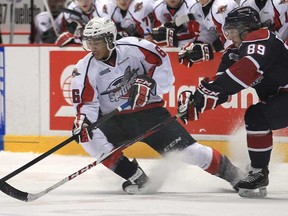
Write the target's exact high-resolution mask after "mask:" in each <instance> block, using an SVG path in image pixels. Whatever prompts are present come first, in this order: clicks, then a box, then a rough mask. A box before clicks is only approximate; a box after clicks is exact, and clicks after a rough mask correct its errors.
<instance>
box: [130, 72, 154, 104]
mask: <svg viewBox="0 0 288 216" xmlns="http://www.w3.org/2000/svg"><path fill="white" fill-rule="evenodd" d="M150 94H153V95H155V94H156V82H155V81H154V80H153V79H152V78H150V77H148V76H145V75H138V76H137V77H136V78H135V79H134V81H133V83H132V86H131V88H130V89H129V99H128V101H129V102H130V103H131V109H132V110H133V109H135V108H136V107H143V106H145V105H146V104H147V102H148V100H149V98H150Z"/></svg>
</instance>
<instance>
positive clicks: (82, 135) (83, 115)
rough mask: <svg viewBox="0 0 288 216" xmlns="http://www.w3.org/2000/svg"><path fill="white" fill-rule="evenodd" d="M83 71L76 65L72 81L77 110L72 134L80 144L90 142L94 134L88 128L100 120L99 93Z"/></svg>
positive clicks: (74, 105) (74, 103)
mask: <svg viewBox="0 0 288 216" xmlns="http://www.w3.org/2000/svg"><path fill="white" fill-rule="evenodd" d="M81 61H83V60H81ZM81 61H80V62H81ZM78 64H79V63H78ZM82 71H85V70H82V69H81V67H77V65H76V67H75V68H74V70H73V73H72V79H71V91H72V92H71V93H72V102H73V107H74V109H75V120H74V122H73V129H72V134H73V135H78V136H77V139H76V141H77V142H78V143H85V142H89V141H90V140H91V139H92V135H93V133H92V132H91V131H88V130H87V129H86V128H87V127H88V126H89V125H90V124H91V122H95V121H96V120H97V119H98V111H97V110H99V102H98V100H95V99H97V91H95V90H94V89H95V88H94V87H93V86H92V84H91V83H90V82H89V79H88V76H85V74H82Z"/></svg>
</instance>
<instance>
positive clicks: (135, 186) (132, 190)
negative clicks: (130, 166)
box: [122, 158, 150, 195]
mask: <svg viewBox="0 0 288 216" xmlns="http://www.w3.org/2000/svg"><path fill="white" fill-rule="evenodd" d="M132 162H133V163H135V164H137V165H138V162H137V161H136V159H135V158H134V159H133V161H132ZM149 182H150V180H149V177H148V176H147V175H146V174H145V172H144V171H143V170H142V169H141V167H139V166H138V168H137V170H136V172H135V173H134V175H133V176H131V177H130V178H129V179H128V180H127V181H125V182H124V183H123V184H122V188H123V190H124V191H125V192H127V193H128V194H130V195H132V194H136V193H140V192H142V191H143V189H144V187H145V186H146V185H147V184H148V183H149Z"/></svg>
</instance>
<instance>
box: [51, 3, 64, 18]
mask: <svg viewBox="0 0 288 216" xmlns="http://www.w3.org/2000/svg"><path fill="white" fill-rule="evenodd" d="M65 1H66V0H49V1H48V5H49V8H50V11H51V13H52V15H57V14H58V13H60V10H61V9H62V8H63V7H64V4H65Z"/></svg>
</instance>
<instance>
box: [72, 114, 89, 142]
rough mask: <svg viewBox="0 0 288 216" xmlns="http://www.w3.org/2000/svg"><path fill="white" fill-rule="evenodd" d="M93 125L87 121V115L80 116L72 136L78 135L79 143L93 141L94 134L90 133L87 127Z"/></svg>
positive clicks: (77, 140)
mask: <svg viewBox="0 0 288 216" xmlns="http://www.w3.org/2000/svg"><path fill="white" fill-rule="evenodd" d="M90 124H91V122H90V121H89V120H88V119H87V117H86V115H85V114H80V115H78V116H76V118H75V120H74V125H73V130H72V134H73V135H77V138H76V140H75V141H76V142H77V143H80V144H81V143H85V142H89V141H91V140H92V137H93V132H92V131H88V130H87V127H88V126H89V125H90Z"/></svg>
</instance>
